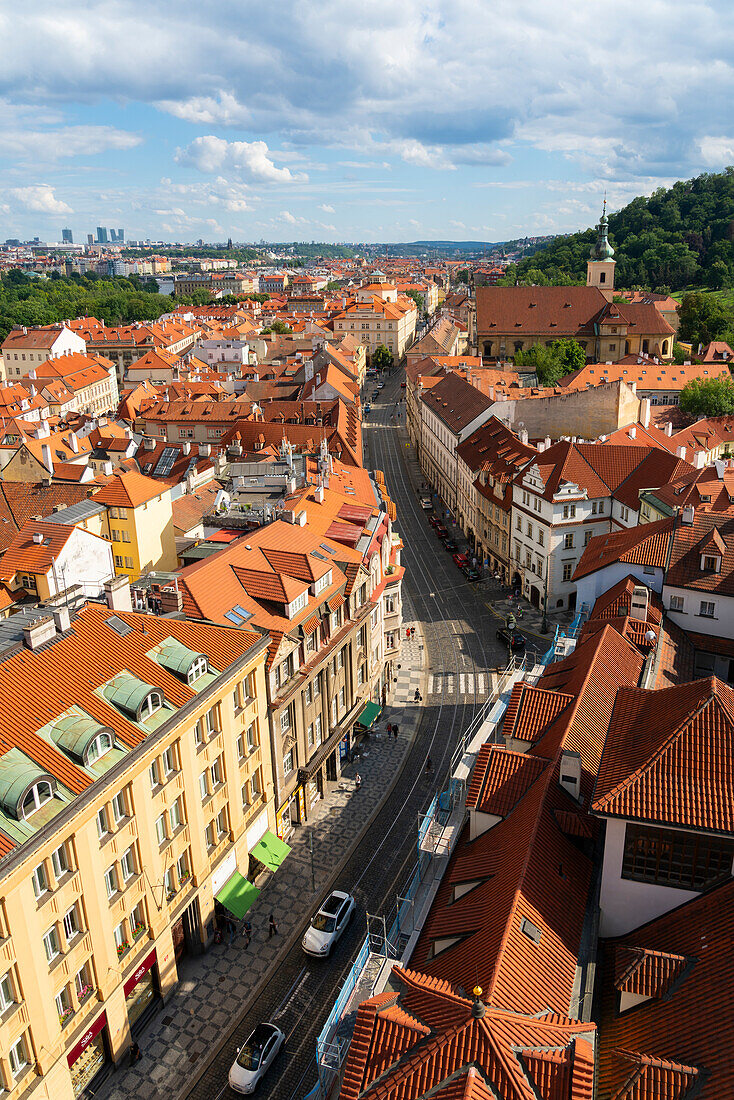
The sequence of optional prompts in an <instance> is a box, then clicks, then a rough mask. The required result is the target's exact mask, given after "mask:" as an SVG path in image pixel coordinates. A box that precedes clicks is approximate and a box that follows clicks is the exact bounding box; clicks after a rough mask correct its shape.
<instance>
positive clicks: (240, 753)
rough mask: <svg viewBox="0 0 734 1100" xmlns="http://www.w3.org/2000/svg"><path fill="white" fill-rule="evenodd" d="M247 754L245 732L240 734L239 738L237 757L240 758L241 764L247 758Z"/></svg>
mask: <svg viewBox="0 0 734 1100" xmlns="http://www.w3.org/2000/svg"><path fill="white" fill-rule="evenodd" d="M246 755H247V754H246V752H245V738H244V735H243V734H240V735H239V737H238V738H237V759H238V760H239V762H240V764H241V763H242V761H243V760H244V759H245V756H246Z"/></svg>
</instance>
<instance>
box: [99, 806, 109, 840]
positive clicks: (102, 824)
mask: <svg viewBox="0 0 734 1100" xmlns="http://www.w3.org/2000/svg"><path fill="white" fill-rule="evenodd" d="M109 831H110V825H109V820H108V818H107V807H106V806H102V807H101V808H100V809H99V810H97V836H98V837H99V839H100V840H101V839H102V837H103V836H106V835H107V833H108V832H109Z"/></svg>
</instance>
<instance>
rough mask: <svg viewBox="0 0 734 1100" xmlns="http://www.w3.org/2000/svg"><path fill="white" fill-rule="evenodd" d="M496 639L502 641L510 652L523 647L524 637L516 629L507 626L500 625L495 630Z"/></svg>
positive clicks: (517, 650) (515, 651)
mask: <svg viewBox="0 0 734 1100" xmlns="http://www.w3.org/2000/svg"><path fill="white" fill-rule="evenodd" d="M497 640H498V641H499V642H504V644H505V645H506V646H507V648H508V649H509V650H510V651H511V652H512V653H517V652H519V651H520V650H523V649H524V648H525V638H524V637H523V635H522V634H520V632H519V631H517V630H510V629H509V627H506V626H501V627H500V628H499V630H498V631H497Z"/></svg>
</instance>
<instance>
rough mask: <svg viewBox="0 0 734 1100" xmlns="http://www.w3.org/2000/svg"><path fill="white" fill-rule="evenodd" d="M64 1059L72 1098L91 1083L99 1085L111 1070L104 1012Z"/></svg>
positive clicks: (105, 1014)
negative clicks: (66, 1063) (69, 1079)
mask: <svg viewBox="0 0 734 1100" xmlns="http://www.w3.org/2000/svg"><path fill="white" fill-rule="evenodd" d="M66 1057H67V1062H68V1064H69V1071H70V1073H71V1084H72V1088H73V1089H74V1096H81V1095H82V1093H83V1092H84V1090H85V1089H86V1088H88V1087H89V1085H91V1083H92V1082H93V1081H94V1083H95V1084H98V1083H101V1081H102V1080H103V1079H104V1076H106V1075H107V1073H109V1072H110V1069H111V1068H112V1063H111V1061H110V1045H109V1040H108V1038H107V1013H106V1012H103V1013H102V1014H101V1015H100V1016H98V1017H97V1019H96V1020H95V1021H94V1023H93V1024H92V1025H91V1026H90V1027H88V1028H87V1030H86V1031H85V1032H84V1034H83V1035H82V1037H81V1039H80V1040H79V1042H78V1043H77V1044H76V1046H74V1047H72V1049H71V1050H70V1051H69V1053H68V1054H67V1056H66Z"/></svg>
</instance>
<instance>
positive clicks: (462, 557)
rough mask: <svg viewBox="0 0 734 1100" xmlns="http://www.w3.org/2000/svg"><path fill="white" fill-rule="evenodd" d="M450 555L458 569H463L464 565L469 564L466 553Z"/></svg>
mask: <svg viewBox="0 0 734 1100" xmlns="http://www.w3.org/2000/svg"><path fill="white" fill-rule="evenodd" d="M452 557H453V559H454V561H455V562H456V564H457V565H458V567H459V569H463V568H464V566H465V565H468V564H469V559H468V557H467V556H466V554H453V555H452Z"/></svg>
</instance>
